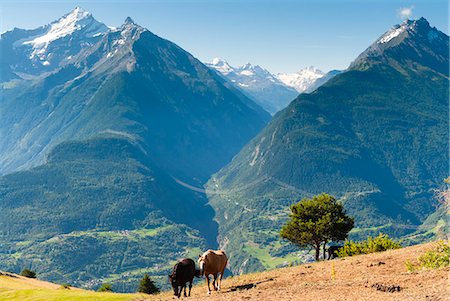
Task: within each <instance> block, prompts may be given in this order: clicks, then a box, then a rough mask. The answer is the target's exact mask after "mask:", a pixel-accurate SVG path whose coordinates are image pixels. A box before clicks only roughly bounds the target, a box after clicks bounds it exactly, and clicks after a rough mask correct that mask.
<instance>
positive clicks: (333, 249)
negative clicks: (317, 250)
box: [328, 246, 343, 260]
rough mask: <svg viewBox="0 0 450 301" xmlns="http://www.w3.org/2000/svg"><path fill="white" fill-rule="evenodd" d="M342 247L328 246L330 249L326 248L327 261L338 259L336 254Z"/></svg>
mask: <svg viewBox="0 0 450 301" xmlns="http://www.w3.org/2000/svg"><path fill="white" fill-rule="evenodd" d="M342 247H343V246H330V247H329V248H328V260H330V259H334V258H337V257H339V255H338V254H337V252H338V251H339V249H340V248H342Z"/></svg>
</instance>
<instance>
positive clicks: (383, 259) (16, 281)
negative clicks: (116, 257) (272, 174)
mask: <svg viewBox="0 0 450 301" xmlns="http://www.w3.org/2000/svg"><path fill="white" fill-rule="evenodd" d="M433 247H434V243H428V244H424V245H416V246H413V247H407V248H403V249H398V250H391V251H386V252H381V253H373V254H369V255H360V256H354V257H347V258H343V259H336V260H332V261H323V262H318V263H308V264H303V265H299V266H296V267H288V268H282V269H275V270H270V271H266V272H262V273H254V274H248V275H243V276H237V277H230V278H228V279H225V280H224V281H223V283H222V291H221V292H220V293H217V292H213V293H212V295H211V296H207V295H206V286H205V284H204V280H203V279H201V280H199V279H196V280H195V282H196V283H197V284H198V285H196V286H194V288H193V290H192V297H191V300H208V301H216V300H217V301H218V300H230V301H234V300H299V298H300V296H301V300H305V301H308V300H311V301H316V300H323V299H326V300H355V301H356V300H398V301H400V300H411V301H416V300H445V299H446V298H447V297H448V294H449V293H450V291H449V288H448V284H447V277H448V273H449V272H450V268H442V269H438V270H419V271H415V272H408V271H407V269H406V266H405V262H406V261H412V262H416V261H417V258H418V257H419V256H420V255H422V254H424V253H425V252H426V251H427V250H429V249H432V248H433ZM243 287H247V288H249V289H242V290H240V288H243ZM377 287H378V288H380V289H381V290H377ZM386 287H399V288H400V291H395V292H385V291H382V289H383V288H386ZM171 299H173V295H172V292H164V293H162V294H159V295H156V296H148V295H137V294H128V295H125V294H105V293H95V292H91V291H83V290H78V289H71V290H63V289H61V288H60V286H59V285H54V284H50V283H46V282H41V281H37V280H32V279H25V278H22V277H19V278H11V277H6V276H0V300H2V301H3V300H9V301H19V300H20V301H41V300H42V301H43V300H45V301H53V300H60V301H66V300H71V301H72V300H86V301H90V300H92V301H94V300H105V301H106V300H111V301H112V300H129V301H131V300H148V301H151V300H171Z"/></svg>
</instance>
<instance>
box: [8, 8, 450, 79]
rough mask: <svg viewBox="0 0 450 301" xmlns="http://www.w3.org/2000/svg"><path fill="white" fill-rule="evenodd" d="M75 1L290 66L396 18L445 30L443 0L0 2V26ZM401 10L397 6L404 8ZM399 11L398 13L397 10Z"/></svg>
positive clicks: (45, 17)
mask: <svg viewBox="0 0 450 301" xmlns="http://www.w3.org/2000/svg"><path fill="white" fill-rule="evenodd" d="M76 6H80V7H82V8H84V9H85V10H88V11H90V12H91V13H92V14H93V15H94V17H95V18H96V19H97V20H99V21H101V22H103V23H105V24H107V25H110V26H120V25H121V24H122V23H123V21H124V20H125V18H126V17H127V16H131V17H132V18H133V19H134V20H135V22H136V23H138V24H140V25H142V26H144V27H146V28H148V29H149V30H151V31H152V32H154V33H155V34H157V35H159V36H161V37H163V38H166V39H169V40H171V41H173V42H175V43H177V44H178V45H179V46H181V47H183V48H184V49H186V50H187V51H189V52H191V53H192V54H193V55H194V56H196V57H197V58H199V59H200V60H202V61H210V60H212V58H214V57H216V56H219V57H223V58H225V59H227V60H228V61H229V62H230V63H231V64H232V65H241V64H244V63H246V62H251V63H253V64H259V65H261V66H263V67H265V68H267V69H268V70H270V71H272V72H274V73H278V72H294V71H297V70H299V69H301V68H304V67H307V66H310V65H314V66H316V67H318V68H320V69H322V70H324V71H328V70H331V69H343V68H346V67H347V66H348V65H349V63H350V62H351V61H352V60H353V59H354V58H356V56H357V55H358V54H359V53H361V52H362V51H363V50H364V49H365V48H367V46H369V45H370V44H371V43H372V42H373V41H374V40H375V39H376V38H378V37H379V36H380V35H381V34H383V33H384V32H385V31H386V30H388V29H389V28H390V27H391V26H393V25H394V24H397V23H400V22H401V21H402V18H404V17H405V16H406V15H410V18H419V17H422V16H423V17H425V18H427V19H428V21H429V22H430V24H431V25H432V26H436V27H437V28H438V29H440V30H441V31H443V32H445V33H447V34H448V22H449V21H448V15H449V7H448V1H447V0H417V1H407V0H360V1H357V0H353V1H350V0H347V1H345V0H344V1H337V0H336V1H333V0H316V1H313V0H304V1H302V0H298V1H294V0H291V1H288V0H285V1H283V0H278V1H277V0H273V1H269V0H260V1H256V0H241V1H238V0H222V1H221V0H209V1H207V0H197V1H191V0H178V1H171V0H159V1H70V0H53V1H20V0H19V1H17V0H14V1H13V0H0V17H1V19H0V25H1V26H0V30H1V31H2V32H3V31H5V30H8V29H12V28H13V27H19V28H36V27H38V26H40V25H44V24H47V23H50V22H51V21H53V20H55V19H58V18H59V17H60V16H62V15H63V14H65V13H67V12H69V11H71V10H72V9H73V8H74V7H76ZM402 9H403V11H402ZM401 12H403V16H401Z"/></svg>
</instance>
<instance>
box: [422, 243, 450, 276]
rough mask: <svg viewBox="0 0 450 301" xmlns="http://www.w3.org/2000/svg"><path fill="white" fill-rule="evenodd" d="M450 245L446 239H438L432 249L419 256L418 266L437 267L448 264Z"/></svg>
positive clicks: (449, 262) (449, 264)
mask: <svg viewBox="0 0 450 301" xmlns="http://www.w3.org/2000/svg"><path fill="white" fill-rule="evenodd" d="M449 257H450V246H449V244H448V242H446V241H442V240H441V241H439V242H438V243H437V245H436V247H435V248H434V249H433V250H430V251H428V252H426V253H425V254H423V255H422V256H420V257H419V265H420V267H423V268H427V269H439V268H443V267H448V266H450V259H449Z"/></svg>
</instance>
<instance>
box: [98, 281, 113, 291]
mask: <svg viewBox="0 0 450 301" xmlns="http://www.w3.org/2000/svg"><path fill="white" fill-rule="evenodd" d="M98 291H99V292H112V291H113V289H112V285H111V284H109V283H103V284H102V286H101V287H100V288H99V289H98Z"/></svg>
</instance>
